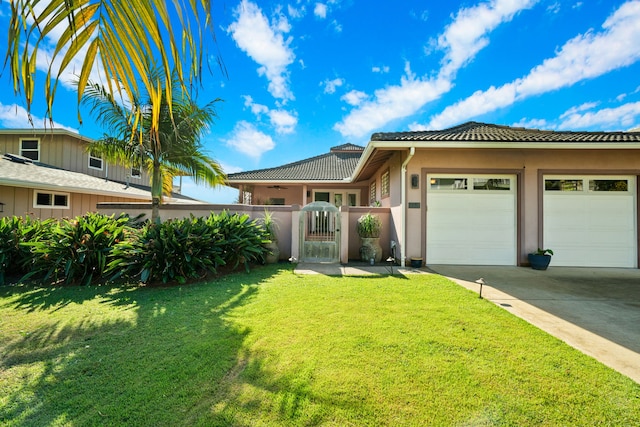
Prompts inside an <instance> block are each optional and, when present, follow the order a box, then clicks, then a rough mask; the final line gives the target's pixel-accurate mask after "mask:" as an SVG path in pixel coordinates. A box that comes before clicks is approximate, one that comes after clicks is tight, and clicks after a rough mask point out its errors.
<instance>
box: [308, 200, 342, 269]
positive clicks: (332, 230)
mask: <svg viewBox="0 0 640 427" xmlns="http://www.w3.org/2000/svg"><path fill="white" fill-rule="evenodd" d="M300 248H301V249H302V251H301V259H300V261H302V262H338V261H339V260H340V214H339V211H338V208H337V207H335V206H334V205H332V204H331V203H327V202H313V203H310V204H308V205H307V206H305V207H303V208H302V209H301V214H300Z"/></svg>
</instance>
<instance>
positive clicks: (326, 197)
mask: <svg viewBox="0 0 640 427" xmlns="http://www.w3.org/2000/svg"><path fill="white" fill-rule="evenodd" d="M359 199H360V197H359V196H358V193H350V192H348V191H345V190H326V191H316V190H314V191H313V201H314V202H329V203H331V202H333V205H334V206H336V207H340V206H342V205H344V204H348V205H349V206H358V202H359Z"/></svg>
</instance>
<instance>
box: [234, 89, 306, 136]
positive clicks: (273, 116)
mask: <svg viewBox="0 0 640 427" xmlns="http://www.w3.org/2000/svg"><path fill="white" fill-rule="evenodd" d="M244 106H245V107H247V108H249V109H251V112H252V113H253V114H254V115H255V116H256V118H257V119H260V118H261V117H262V115H267V116H268V117H269V121H270V123H271V126H273V127H274V129H275V131H276V132H278V133H293V132H294V131H295V129H296V125H297V124H298V117H297V116H296V115H295V113H294V114H292V113H290V112H288V111H285V110H283V109H279V110H271V109H269V107H267V106H266V105H262V104H257V103H255V102H253V98H252V97H251V96H249V95H245V96H244Z"/></svg>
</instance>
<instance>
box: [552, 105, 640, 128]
mask: <svg viewBox="0 0 640 427" xmlns="http://www.w3.org/2000/svg"><path fill="white" fill-rule="evenodd" d="M595 106H596V104H594V103H592V104H584V105H582V106H580V107H575V108H571V109H569V110H567V111H566V112H565V113H564V114H562V115H561V116H560V118H561V119H562V122H561V123H560V124H559V125H558V128H559V129H588V128H591V127H595V126H597V127H598V128H601V129H603V128H604V129H610V130H614V129H615V130H620V129H629V128H631V127H635V126H637V125H638V122H639V121H638V119H639V116H640V102H633V103H629V104H624V105H621V106H619V107H616V108H603V109H601V110H597V111H589V110H591V109H592V108H593V107H595Z"/></svg>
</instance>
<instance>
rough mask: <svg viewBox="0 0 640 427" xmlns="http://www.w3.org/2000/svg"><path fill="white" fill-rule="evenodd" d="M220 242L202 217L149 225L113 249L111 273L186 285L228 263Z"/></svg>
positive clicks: (213, 230)
mask: <svg viewBox="0 0 640 427" xmlns="http://www.w3.org/2000/svg"><path fill="white" fill-rule="evenodd" d="M219 240H220V237H219V235H218V234H217V232H216V230H215V229H213V228H212V227H211V226H210V225H209V224H207V223H206V221H205V220H204V219H203V218H195V217H193V216H192V217H191V218H189V219H181V220H168V221H165V222H162V223H148V224H146V225H145V226H144V227H142V228H141V229H140V230H136V231H131V234H130V235H129V237H128V238H127V239H126V240H125V241H123V242H121V243H118V244H117V245H116V246H115V247H114V249H113V252H112V256H113V260H112V261H111V262H110V263H109V267H108V270H109V272H112V273H114V275H113V278H114V279H117V278H125V279H127V280H131V279H135V280H139V281H141V282H142V283H150V282H162V283H168V282H172V281H176V282H178V283H185V282H186V281H187V280H188V279H196V278H199V277H201V276H202V275H204V274H206V273H208V272H215V271H216V269H217V268H218V267H219V266H220V265H223V264H224V263H225V261H224V259H223V257H222V249H221V246H220V245H219Z"/></svg>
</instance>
